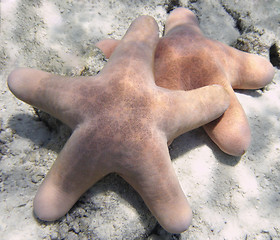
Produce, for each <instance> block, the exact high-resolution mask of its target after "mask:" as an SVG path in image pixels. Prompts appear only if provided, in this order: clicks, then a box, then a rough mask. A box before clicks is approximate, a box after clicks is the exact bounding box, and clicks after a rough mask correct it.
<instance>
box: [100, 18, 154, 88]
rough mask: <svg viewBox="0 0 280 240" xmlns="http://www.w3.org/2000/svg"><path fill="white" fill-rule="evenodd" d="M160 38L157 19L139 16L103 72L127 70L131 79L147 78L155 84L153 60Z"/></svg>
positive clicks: (116, 73)
mask: <svg viewBox="0 0 280 240" xmlns="http://www.w3.org/2000/svg"><path fill="white" fill-rule="evenodd" d="M158 40H159V36H158V26H157V23H156V22H155V20H154V19H153V18H152V17H149V16H141V17H138V18H137V19H136V20H134V21H133V22H132V24H131V25H130V27H129V29H128V30H127V32H126V34H125V35H124V37H123V38H122V40H121V41H120V43H119V44H118V45H117V47H116V48H115V50H114V52H113V54H112V55H111V57H110V59H109V61H108V63H107V64H106V65H105V67H104V68H103V70H102V73H103V74H106V73H109V74H111V72H115V75H116V76H118V75H123V74H124V72H127V73H128V75H129V77H130V79H131V81H139V80H140V81H141V82H142V81H143V80H146V81H147V82H148V83H152V84H154V85H155V83H154V75H153V65H154V64H153V61H154V52H155V48H156V44H157V42H158ZM139 70H141V74H139ZM128 71H129V72H128ZM139 76H141V77H139Z"/></svg>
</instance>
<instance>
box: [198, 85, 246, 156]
mask: <svg viewBox="0 0 280 240" xmlns="http://www.w3.org/2000/svg"><path fill="white" fill-rule="evenodd" d="M227 91H228V93H229V96H230V105H229V108H228V109H227V110H226V111H225V112H224V114H223V115H222V116H221V117H220V118H218V119H216V120H214V121H212V122H210V123H208V124H206V125H204V126H203V128H204V129H205V131H206V132H207V134H208V135H209V137H210V138H211V139H212V140H213V142H215V143H216V144H217V146H219V148H220V149H221V150H222V151H224V152H225V153H227V154H230V155H232V156H241V155H242V154H244V153H245V152H246V150H247V149H248V147H249V145H250V142H251V131H250V127H249V123H248V120H247V117H246V114H245V112H244V110H243V108H242V106H241V105H240V103H239V101H238V99H237V97H236V95H235V93H234V91H233V90H232V89H231V88H227Z"/></svg>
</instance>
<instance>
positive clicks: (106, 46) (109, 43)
mask: <svg viewBox="0 0 280 240" xmlns="http://www.w3.org/2000/svg"><path fill="white" fill-rule="evenodd" d="M120 42H121V41H120V40H116V39H103V40H100V41H98V42H97V43H96V44H95V46H96V47H98V48H99V49H100V50H101V51H102V52H103V54H104V55H105V57H106V58H110V57H111V55H112V53H113V52H114V51H115V48H116V47H117V46H118V45H119V44H120Z"/></svg>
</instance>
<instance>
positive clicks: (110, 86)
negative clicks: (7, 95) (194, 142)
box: [8, 16, 229, 233]
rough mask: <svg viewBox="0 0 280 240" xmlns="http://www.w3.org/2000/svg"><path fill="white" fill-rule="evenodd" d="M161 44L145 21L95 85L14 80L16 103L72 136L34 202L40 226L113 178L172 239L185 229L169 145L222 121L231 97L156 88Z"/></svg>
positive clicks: (22, 75) (87, 80)
mask: <svg viewBox="0 0 280 240" xmlns="http://www.w3.org/2000/svg"><path fill="white" fill-rule="evenodd" d="M158 40H159V39H158V27H157V24H156V23H155V21H154V19H153V18H151V17H148V16H142V17H139V18H138V19H136V20H135V21H134V22H133V23H132V24H131V26H130V28H129V30H128V31H127V33H126V35H125V36H124V38H123V39H122V40H121V42H120V44H119V45H118V47H117V48H116V49H115V51H114V53H113V54H112V56H111V57H110V59H109V61H108V63H107V64H106V66H105V67H104V68H103V70H102V71H101V72H100V73H99V74H98V75H96V76H94V77H62V76H57V75H53V74H50V73H46V72H43V71H39V70H34V69H17V70H15V71H14V72H12V73H11V74H10V76H9V78H8V86H9V88H10V90H11V91H12V92H13V93H14V94H15V96H17V97H18V98H20V99H21V100H23V101H25V102H27V103H28V104H31V105H33V106H35V107H37V108H40V109H42V110H44V111H46V112H48V113H50V114H51V115H53V116H55V117H56V118H58V119H60V120H61V121H62V122H64V123H66V124H67V125H69V126H70V127H71V128H72V129H73V133H72V135H71V137H70V138H69V140H68V141H67V143H66V144H65V146H64V148H63V149H62V151H61V152H60V154H59V156H58V158H57V159H56V161H55V163H54V164H53V166H52V168H51V170H50V171H49V173H48V174H47V176H46V178H45V179H44V181H43V183H42V184H41V186H40V188H39V190H38V192H37V194H36V197H35V199H34V212H35V214H36V215H37V216H38V217H39V218H40V219H42V220H47V221H52V220H55V219H58V218H60V217H62V216H63V215H65V214H66V213H67V212H68V211H69V209H70V208H71V207H72V206H73V205H74V203H75V202H76V201H77V200H78V199H79V197H80V196H81V195H82V194H83V193H84V192H85V191H86V190H87V189H89V188H90V187H91V186H92V185H93V184H94V183H96V182H97V181H98V180H99V179H101V178H102V177H104V176H105V175H107V174H108V173H111V172H116V173H117V174H119V175H120V176H122V177H123V178H124V179H125V180H126V181H127V182H128V183H130V184H131V185H132V186H133V187H134V188H135V189H136V190H137V191H138V193H139V194H140V195H141V197H142V198H143V200H144V201H145V203H146V205H147V206H148V207H149V209H150V210H151V212H152V213H153V214H154V216H155V217H156V218H157V220H158V221H159V223H160V224H161V225H162V226H163V227H164V228H165V229H166V230H167V231H170V232H175V233H176V232H182V231H184V230H186V229H187V228H188V226H189V224H190V221H191V216H192V214H191V209H190V207H189V204H188V202H187V200H186V197H185V196H184V193H183V191H182V189H181V187H180V184H179V182H178V179H177V177H176V174H175V171H174V169H173V167H172V164H171V161H170V157H169V153H168V147H167V142H168V141H169V140H172V139H174V138H175V137H177V136H178V135H180V134H182V133H184V132H186V131H188V130H191V129H194V128H196V127H199V126H201V125H203V124H205V123H207V122H210V121H212V120H214V119H216V118H217V117H219V116H221V115H222V114H223V112H224V111H225V110H226V108H227V107H228V105H229V96H228V94H227V92H226V91H225V89H224V88H223V87H221V86H218V85H213V86H207V87H204V88H201V89H197V90H193V91H187V92H185V91H172V90H168V89H165V88H161V87H158V86H156V84H155V81H154V73H153V63H154V52H155V48H156V45H157V43H158ZM216 96H219V98H217V97H216ZM186 103H190V104H186Z"/></svg>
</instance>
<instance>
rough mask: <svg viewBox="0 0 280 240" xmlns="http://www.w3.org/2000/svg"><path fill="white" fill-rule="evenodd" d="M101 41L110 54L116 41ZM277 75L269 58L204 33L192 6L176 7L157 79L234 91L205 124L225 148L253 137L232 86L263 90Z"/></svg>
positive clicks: (175, 85)
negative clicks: (214, 117)
mask: <svg viewBox="0 0 280 240" xmlns="http://www.w3.org/2000/svg"><path fill="white" fill-rule="evenodd" d="M96 45H97V47H99V48H100V49H101V50H102V51H103V52H104V53H105V55H106V56H110V55H111V53H112V52H113V51H114V47H116V46H117V41H116V40H109V39H107V40H103V41H100V42H99V43H97V44H96ZM273 76H274V69H273V66H272V65H271V64H270V62H269V61H268V60H266V59H265V58H264V57H260V56H258V55H254V54H248V53H244V52H241V51H238V50H236V49H234V48H231V47H229V46H227V45H225V44H223V43H220V42H218V41H214V40H210V39H208V38H206V37H205V36H203V34H202V32H201V30H200V28H199V25H198V21H197V19H196V17H195V15H194V14H193V13H192V12H191V11H189V10H187V9H184V8H177V9H175V10H173V11H172V13H171V14H170V15H169V17H168V19H167V22H166V27H165V36H164V37H163V38H161V39H160V41H159V44H158V46H157V48H156V53H155V79H156V84H157V85H158V86H161V87H164V88H168V89H173V90H175V89H177V90H178V89H181V90H190V89H196V88H199V87H202V86H206V85H211V84H220V85H222V86H224V87H225V88H226V90H227V91H228V93H229V94H230V102H231V103H230V106H229V108H228V109H227V111H226V112H225V114H224V115H223V116H222V117H221V118H219V119H217V120H215V121H213V122H211V123H209V124H207V125H205V126H204V129H205V130H206V132H207V133H208V135H209V136H210V137H211V139H212V140H213V141H214V142H215V143H216V144H217V145H218V146H219V147H220V149H221V150H223V151H224V152H226V153H228V154H230V155H236V156H240V155H242V154H243V153H244V152H245V151H246V150H247V148H248V146H249V144H250V139H251V133H250V127H249V124H248V121H247V117H246V115H245V112H244V110H243V108H242V106H241V105H240V103H239V101H238V99H237V97H236V95H235V93H234V91H233V89H258V88H261V87H264V86H265V85H266V84H268V83H269V82H270V81H271V80H272V78H273ZM217 97H219V96H218V95H217ZM186 104H187V103H186Z"/></svg>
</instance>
